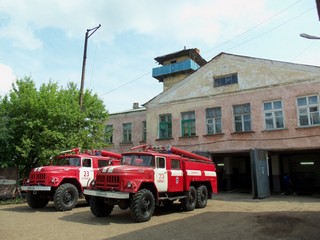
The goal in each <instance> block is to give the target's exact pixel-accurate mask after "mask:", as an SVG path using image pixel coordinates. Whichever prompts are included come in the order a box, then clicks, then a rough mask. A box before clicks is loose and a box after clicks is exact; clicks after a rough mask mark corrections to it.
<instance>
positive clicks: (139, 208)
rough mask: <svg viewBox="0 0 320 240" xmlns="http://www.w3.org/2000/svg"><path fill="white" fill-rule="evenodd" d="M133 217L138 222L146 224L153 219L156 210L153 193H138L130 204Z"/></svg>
mask: <svg viewBox="0 0 320 240" xmlns="http://www.w3.org/2000/svg"><path fill="white" fill-rule="evenodd" d="M130 209H131V216H132V218H133V220H134V221H136V222H146V221H149V220H150V219H151V217H152V216H153V213H154V209H155V200H154V196H153V194H152V192H151V191H149V190H148V189H142V190H140V191H138V192H137V193H136V194H134V196H133V197H132V199H131V202H130Z"/></svg>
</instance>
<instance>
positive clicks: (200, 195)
mask: <svg viewBox="0 0 320 240" xmlns="http://www.w3.org/2000/svg"><path fill="white" fill-rule="evenodd" d="M207 202H208V189H207V187H206V186H205V185H200V186H199V187H198V188H197V203H196V208H204V207H205V206H207Z"/></svg>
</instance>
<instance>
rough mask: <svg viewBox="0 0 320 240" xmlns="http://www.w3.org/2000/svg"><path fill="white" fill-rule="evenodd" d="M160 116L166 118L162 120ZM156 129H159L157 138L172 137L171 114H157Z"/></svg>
mask: <svg viewBox="0 0 320 240" xmlns="http://www.w3.org/2000/svg"><path fill="white" fill-rule="evenodd" d="M162 118H166V119H164V121H162ZM163 130H164V131H163ZM158 131H159V139H170V138H172V114H170V113H168V114H160V115H159V125H158Z"/></svg>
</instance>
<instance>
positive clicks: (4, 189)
mask: <svg viewBox="0 0 320 240" xmlns="http://www.w3.org/2000/svg"><path fill="white" fill-rule="evenodd" d="M18 193H20V192H19V190H18V167H12V168H6V169H1V168H0V199H2V200H3V199H9V198H14V197H16V195H17V194H18Z"/></svg>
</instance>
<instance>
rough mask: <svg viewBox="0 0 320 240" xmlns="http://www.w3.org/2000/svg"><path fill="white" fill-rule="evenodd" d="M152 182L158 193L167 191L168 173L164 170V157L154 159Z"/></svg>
mask: <svg viewBox="0 0 320 240" xmlns="http://www.w3.org/2000/svg"><path fill="white" fill-rule="evenodd" d="M154 182H155V185H156V186H157V189H158V191H159V192H167V191H168V172H167V169H166V159H165V158H164V157H156V168H155V169H154Z"/></svg>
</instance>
